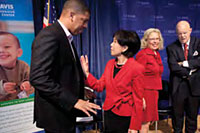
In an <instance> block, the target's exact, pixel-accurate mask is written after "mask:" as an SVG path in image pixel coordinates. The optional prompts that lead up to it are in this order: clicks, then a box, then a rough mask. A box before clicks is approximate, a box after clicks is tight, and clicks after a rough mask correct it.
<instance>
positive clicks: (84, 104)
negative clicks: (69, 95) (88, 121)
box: [74, 99, 101, 116]
mask: <svg viewBox="0 0 200 133" xmlns="http://www.w3.org/2000/svg"><path fill="white" fill-rule="evenodd" d="M74 108H76V109H79V110H81V111H83V112H84V113H85V114H86V115H88V116H90V113H89V112H88V111H90V112H92V113H94V114H97V112H96V111H95V110H94V109H98V110H100V109H101V108H100V106H99V105H96V104H94V103H90V102H89V100H88V101H84V100H82V99H79V100H78V102H77V103H76V104H75V106H74Z"/></svg>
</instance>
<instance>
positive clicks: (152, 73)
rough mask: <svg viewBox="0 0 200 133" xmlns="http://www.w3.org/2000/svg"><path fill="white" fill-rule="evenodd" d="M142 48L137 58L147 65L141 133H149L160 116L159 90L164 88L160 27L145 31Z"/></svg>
mask: <svg viewBox="0 0 200 133" xmlns="http://www.w3.org/2000/svg"><path fill="white" fill-rule="evenodd" d="M141 48H142V50H141V51H140V52H139V53H138V54H137V56H136V60H137V61H138V62H139V63H140V64H142V65H143V66H144V67H145V73H144V87H145V88H144V99H145V102H146V108H145V110H144V111H143V124H142V128H141V130H140V132H141V133H147V132H148V130H149V125H150V122H151V121H157V120H158V119H159V117H158V94H159V93H158V90H161V89H162V81H161V75H162V72H163V64H162V61H161V57H160V54H159V52H158V50H160V49H163V38H162V35H161V32H160V30H159V29H155V28H150V29H148V30H146V31H145V33H144V36H143V38H142V40H141Z"/></svg>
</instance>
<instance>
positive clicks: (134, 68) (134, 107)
mask: <svg viewBox="0 0 200 133" xmlns="http://www.w3.org/2000/svg"><path fill="white" fill-rule="evenodd" d="M114 63H115V60H114V59H112V60H110V61H109V62H108V63H107V65H106V67H105V71H104V73H103V75H102V77H101V78H100V79H99V80H97V79H96V78H95V77H94V76H92V74H89V76H88V78H87V79H86V85H88V86H89V87H91V88H93V89H94V90H96V91H98V92H101V91H103V90H104V88H105V89H106V98H105V102H104V105H103V109H104V110H110V109H111V111H112V112H114V113H115V114H117V115H119V116H131V122H130V126H129V128H130V129H135V130H139V129H140V128H141V123H142V110H143V102H142V98H143V91H144V89H143V72H144V67H143V66H142V65H140V64H139V63H137V62H136V61H135V60H134V59H133V58H129V59H128V61H127V62H126V63H125V64H124V66H123V67H122V68H121V70H120V71H119V72H118V73H117V74H116V76H115V77H114V78H113V73H114Z"/></svg>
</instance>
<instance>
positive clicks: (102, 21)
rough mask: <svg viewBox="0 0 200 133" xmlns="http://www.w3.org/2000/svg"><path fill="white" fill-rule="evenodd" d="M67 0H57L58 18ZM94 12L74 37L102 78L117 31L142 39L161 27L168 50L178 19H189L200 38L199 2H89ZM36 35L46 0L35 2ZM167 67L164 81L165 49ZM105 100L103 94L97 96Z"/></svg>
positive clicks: (141, 0)
mask: <svg viewBox="0 0 200 133" xmlns="http://www.w3.org/2000/svg"><path fill="white" fill-rule="evenodd" d="M64 2H65V0H56V1H55V5H56V10H57V13H58V14H57V16H58V17H59V15H60V13H61V9H62V6H63V4H64ZM86 2H87V4H88V5H89V7H90V9H91V19H90V22H89V25H88V28H87V29H86V30H85V31H84V32H83V34H81V35H79V36H77V37H75V44H76V48H77V50H78V53H79V55H82V54H84V55H85V54H87V55H88V57H89V63H90V72H91V73H92V74H93V75H94V76H95V77H97V78H100V76H101V74H102V73H103V71H104V67H105V65H106V63H107V61H108V60H109V59H111V58H113V57H111V56H110V43H111V41H112V37H113V33H114V32H115V31H116V30H118V29H127V30H135V31H137V33H138V34H139V36H140V37H142V36H143V33H144V31H145V30H146V29H148V28H151V27H156V28H159V29H160V30H161V32H162V35H163V37H164V45H165V47H166V46H167V45H168V44H170V43H172V42H173V41H175V39H176V38H177V37H176V31H175V26H176V23H177V22H178V21H179V20H188V21H189V22H190V24H191V27H192V29H193V32H192V35H194V36H197V37H200V17H199V14H200V1H199V0H184V1H183V0H176V1H175V0H86ZM33 6H34V11H33V12H34V23H35V31H36V32H35V33H36V35H37V33H38V32H39V31H40V30H41V29H42V16H43V9H44V0H33ZM160 53H161V56H162V61H163V64H164V73H163V76H162V78H163V80H168V77H169V69H168V65H167V56H166V50H165V49H164V50H162V51H160ZM98 96H99V99H102V98H104V93H101V94H99V95H98Z"/></svg>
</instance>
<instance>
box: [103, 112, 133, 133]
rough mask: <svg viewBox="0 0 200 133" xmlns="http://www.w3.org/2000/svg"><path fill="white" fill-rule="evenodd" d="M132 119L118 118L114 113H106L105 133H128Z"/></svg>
mask: <svg viewBox="0 0 200 133" xmlns="http://www.w3.org/2000/svg"><path fill="white" fill-rule="evenodd" d="M130 119H131V117H129V116H128V117H127V116H118V115H116V114H114V113H113V112H112V111H110V110H108V111H104V127H105V128H104V133H127V132H128V129H129V125H130Z"/></svg>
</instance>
